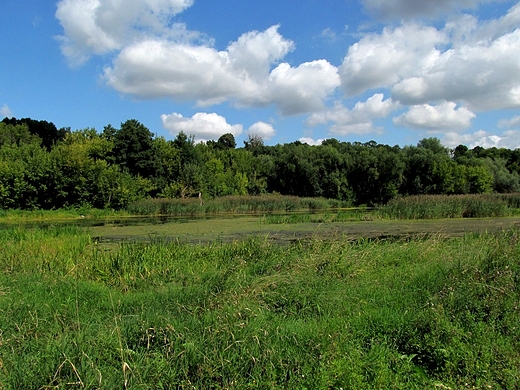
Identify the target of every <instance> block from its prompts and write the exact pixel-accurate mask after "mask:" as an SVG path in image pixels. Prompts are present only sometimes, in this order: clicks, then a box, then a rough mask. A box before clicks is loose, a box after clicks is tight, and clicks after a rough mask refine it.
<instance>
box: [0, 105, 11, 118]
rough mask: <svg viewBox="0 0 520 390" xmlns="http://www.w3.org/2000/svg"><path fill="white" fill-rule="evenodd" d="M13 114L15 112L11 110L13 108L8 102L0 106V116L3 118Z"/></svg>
mask: <svg viewBox="0 0 520 390" xmlns="http://www.w3.org/2000/svg"><path fill="white" fill-rule="evenodd" d="M12 116H13V113H12V112H11V109H10V108H9V107H8V106H7V104H5V103H4V105H2V107H0V117H2V118H6V117H7V118H11V117H12Z"/></svg>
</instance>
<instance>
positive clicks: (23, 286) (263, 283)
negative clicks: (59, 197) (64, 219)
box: [0, 225, 520, 390]
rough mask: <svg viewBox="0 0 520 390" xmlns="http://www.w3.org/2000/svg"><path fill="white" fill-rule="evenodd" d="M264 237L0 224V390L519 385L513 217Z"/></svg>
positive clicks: (519, 292)
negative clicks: (435, 229) (189, 238)
mask: <svg viewBox="0 0 520 390" xmlns="http://www.w3.org/2000/svg"><path fill="white" fill-rule="evenodd" d="M268 238H269V237H268V236H267V235H261V234H260V235H255V236H253V237H251V238H249V239H243V240H242V239H241V240H235V241H231V242H223V241H219V240H214V241H211V242H207V243H205V244H199V245H192V244H189V243H182V242H176V241H171V240H170V241H166V240H162V239H160V238H156V239H152V240H150V241H149V242H145V243H142V242H135V241H123V242H120V243H118V244H116V245H103V244H102V243H100V242H98V241H96V240H93V239H92V237H91V234H90V233H89V232H88V230H85V229H82V228H79V227H75V226H58V225H46V226H44V227H31V228H28V227H23V226H16V225H13V226H10V227H4V228H3V229H2V230H0V271H1V272H0V388H1V389H6V390H7V389H65V388H67V389H68V388H79V389H115V388H119V389H121V388H122V389H286V388H295V389H305V388H306V389H425V388H438V389H448V388H451V389H466V388H493V389H500V388H503V389H515V388H518V386H519V383H520V355H519V354H518V351H519V350H520V327H519V326H518V324H520V307H519V302H520V264H519V261H518V259H519V258H520V231H519V230H518V229H515V228H511V229H507V230H506V231H500V232H495V233H493V234H490V233H487V234H465V235H463V236H459V237H441V236H439V235H436V234H428V235H422V236H420V237H415V238H403V239H365V238H359V239H356V240H351V239H348V240H347V239H345V238H344V237H342V236H341V235H336V236H334V237H329V238H328V239H322V238H318V237H317V238H314V239H308V240H295V241H293V242H290V243H288V244H287V245H276V244H273V243H272V242H271V241H270V240H269V239H268Z"/></svg>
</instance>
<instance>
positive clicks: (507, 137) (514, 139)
mask: <svg viewBox="0 0 520 390" xmlns="http://www.w3.org/2000/svg"><path fill="white" fill-rule="evenodd" d="M442 143H443V144H444V145H446V146H447V147H449V148H455V147H456V146H458V145H466V146H468V147H469V148H474V147H475V146H482V147H483V148H492V147H497V148H507V149H511V150H513V149H516V148H519V147H520V131H518V130H508V131H505V132H504V133H503V134H502V135H497V134H492V133H489V132H487V131H484V130H479V131H477V132H475V133H470V134H460V133H456V132H449V133H446V134H445V135H444V138H443V140H442Z"/></svg>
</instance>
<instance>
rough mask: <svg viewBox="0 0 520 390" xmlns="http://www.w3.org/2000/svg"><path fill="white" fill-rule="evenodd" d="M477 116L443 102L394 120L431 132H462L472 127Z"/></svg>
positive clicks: (465, 109)
mask: <svg viewBox="0 0 520 390" xmlns="http://www.w3.org/2000/svg"><path fill="white" fill-rule="evenodd" d="M475 116H476V115H475V114H474V113H473V112H471V111H470V110H468V109H467V108H466V107H458V108H457V104H456V103H454V102H443V103H441V104H439V105H437V106H431V105H429V104H422V105H417V106H412V107H410V108H409V109H408V111H407V112H406V113H404V114H402V115H399V116H398V117H396V118H394V120H393V121H394V124H396V125H400V126H406V127H411V128H416V129H424V130H429V131H440V130H462V129H467V128H468V127H469V126H471V120H472V119H473V118H475Z"/></svg>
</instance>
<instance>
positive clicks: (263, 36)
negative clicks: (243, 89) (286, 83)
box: [227, 25, 294, 82]
mask: <svg viewBox="0 0 520 390" xmlns="http://www.w3.org/2000/svg"><path fill="white" fill-rule="evenodd" d="M279 27H280V26H279V25H276V26H271V27H269V28H268V29H267V30H265V31H264V32H258V31H250V32H247V33H245V34H242V35H241V36H240V37H239V38H238V40H237V41H235V42H233V43H231V44H230V45H229V46H228V48H227V55H228V57H229V61H230V63H231V66H232V67H233V68H234V69H235V70H236V71H238V72H243V73H245V74H244V77H250V78H252V79H254V80H257V81H259V82H262V81H263V80H265V78H267V77H268V76H269V70H270V69H269V67H270V65H271V64H274V63H275V62H276V61H278V60H280V59H282V58H283V57H284V56H285V55H286V54H287V53H289V52H290V51H292V50H294V43H293V42H292V41H290V40H287V39H284V38H283V37H282V36H281V35H280V34H279V33H278V28H279Z"/></svg>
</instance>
